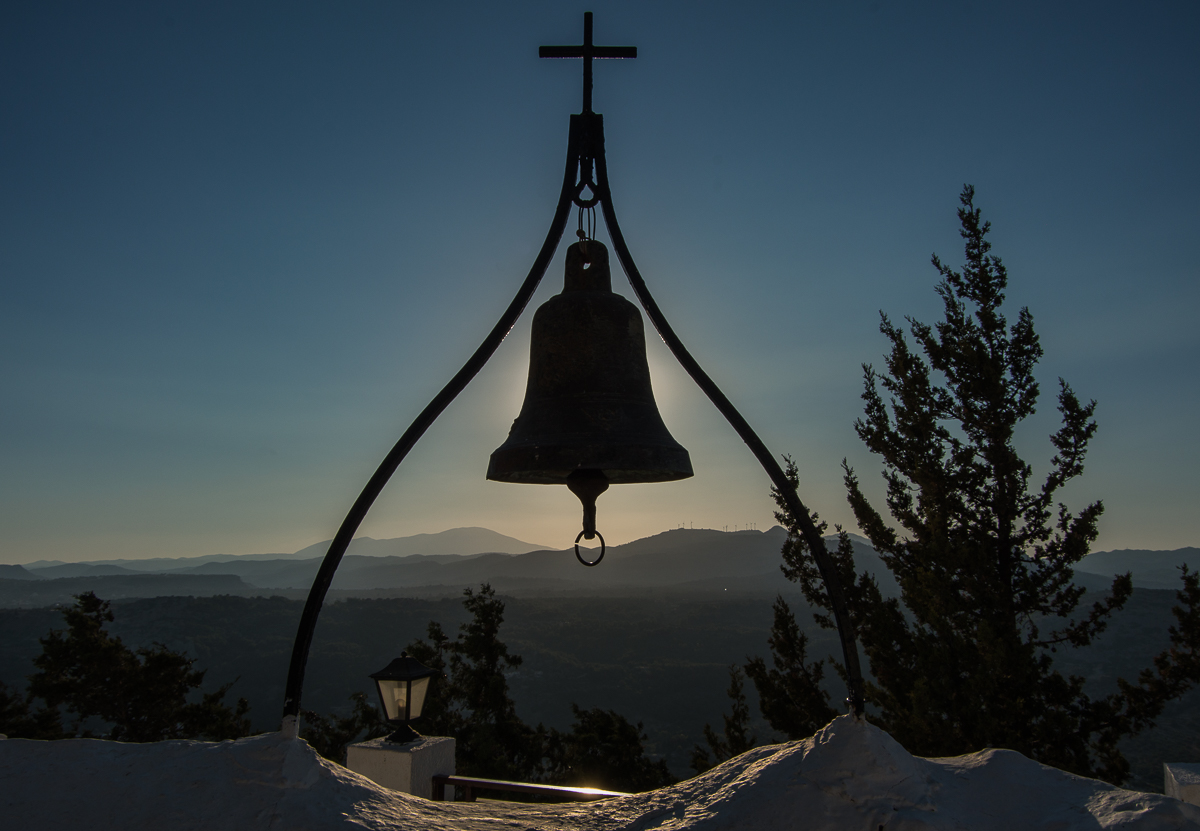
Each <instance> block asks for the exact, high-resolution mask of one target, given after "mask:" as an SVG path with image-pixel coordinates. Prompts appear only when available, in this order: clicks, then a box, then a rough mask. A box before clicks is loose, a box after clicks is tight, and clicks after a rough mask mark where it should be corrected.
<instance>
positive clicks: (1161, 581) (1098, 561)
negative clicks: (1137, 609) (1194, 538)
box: [1076, 548, 1200, 589]
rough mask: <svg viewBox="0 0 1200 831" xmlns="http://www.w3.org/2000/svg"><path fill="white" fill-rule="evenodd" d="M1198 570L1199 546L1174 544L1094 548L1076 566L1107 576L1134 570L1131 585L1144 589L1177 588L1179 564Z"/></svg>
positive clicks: (1199, 565)
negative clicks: (1146, 548) (1151, 547)
mask: <svg viewBox="0 0 1200 831" xmlns="http://www.w3.org/2000/svg"><path fill="white" fill-rule="evenodd" d="M1182 565H1186V566H1187V567H1188V568H1189V569H1190V570H1192V571H1197V570H1200V548H1177V549H1176V550H1174V551H1143V550H1138V549H1121V550H1119V551H1096V552H1094V553H1092V554H1089V555H1087V556H1086V557H1084V558H1083V559H1082V560H1080V561H1079V565H1078V566H1076V568H1077V569H1078V570H1079V571H1086V572H1090V573H1092V574H1101V575H1104V576H1106V577H1109V578H1110V579H1111V578H1112V577H1113V576H1114V575H1117V574H1124V573H1125V572H1127V571H1131V572H1133V585H1135V586H1138V587H1139V588H1144V589H1178V588H1179V587H1180V582H1179V567H1180V566H1182Z"/></svg>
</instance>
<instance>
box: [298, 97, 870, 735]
mask: <svg viewBox="0 0 1200 831" xmlns="http://www.w3.org/2000/svg"><path fill="white" fill-rule="evenodd" d="M593 162H594V163H595V169H596V179H597V181H596V183H595V187H596V189H597V190H596V191H594V195H595V196H596V197H598V198H599V202H600V205H601V210H602V212H603V214H604V223H605V225H606V227H607V228H608V232H609V237H610V238H611V240H612V243H613V247H614V248H615V249H616V252H617V258H618V259H619V260H620V261H621V267H622V268H623V269H624V270H625V275H626V277H628V279H629V284H630V286H631V287H632V288H633V291H634V294H636V295H637V298H638V300H639V301H640V302H641V304H642V308H644V309H645V310H646V315H647V316H648V317H649V318H650V320H651V322H652V323H653V324H654V328H655V329H657V330H658V333H659V334H660V335H661V336H662V338H663V341H664V342H665V343H666V344H667V347H668V348H669V349H670V350H671V352H672V354H674V355H675V358H676V360H678V361H679V363H680V365H681V366H682V367H683V368H684V369H685V370H686V371H687V373H688V374H689V375H690V376H691V377H692V380H694V381H695V382H696V384H697V386H699V387H700V389H701V390H703V391H704V393H705V395H707V396H708V398H709V400H710V401H712V402H713V405H714V406H716V408H717V410H718V411H719V412H720V413H721V415H723V416H724V417H725V419H726V421H728V422H729V424H730V425H731V426H732V427H733V429H734V430H735V431H736V432H737V434H738V435H739V436H740V437H741V438H742V441H744V442H745V443H746V445H747V446H748V447H749V448H750V451H751V452H752V453H753V454H754V456H755V458H757V459H758V462H759V464H760V465H762V467H763V469H764V470H765V471H766V473H767V475H768V476H769V477H770V479H771V481H772V482H773V483H774V485H775V487H776V488H777V489H778V490H779V492H780V493H782V494H783V496H784V499H785V501H786V502H787V503H788V508H789V510H791V512H792V514H793V515H794V516H795V517H796V518H797V520H798V521H799V524H800V531H801V534H802V535H803V537H804V541H805V543H806V544H807V545H808V548H809V551H810V552H811V553H812V555H813V559H814V560H815V561H816V564H817V569H818V570H819V571H820V573H821V579H822V581H823V582H824V583H825V589H826V591H827V592H828V594H829V600H830V606H831V608H832V611H833V616H834V620H835V621H836V622H837V628H838V636H839V638H840V640H841V645H842V656H843V660H844V662H845V664H844V665H845V668H846V680H847V685H848V687H849V694H848V697H847V701H848V703H849V704H850V707H851V710H852V711H853V712H854V713H855V714H856V715H861V714H862V712H863V681H862V670H861V668H860V665H859V660H858V646H857V644H856V642H855V638H854V632H853V629H852V628H851V626H850V619H849V614H848V611H847V609H846V601H845V595H844V593H843V591H842V586H841V582H840V581H839V580H838V577H837V573H836V571H835V570H834V566H833V561H832V559H831V558H830V556H829V552H828V550H827V549H826V548H825V541H824V540H823V539H822V538H821V535H820V533H819V532H818V531H817V529H816V526H815V525H814V524H813V522H812V519H811V518H810V514H809V512H808V509H807V508H806V507H805V506H804V504H803V503H802V502H801V501H800V497H799V495H798V494H797V493H796V491H795V490H794V489H793V488H792V487H791V485H790V483H789V482H788V481H787V477H786V476H785V475H784V472H783V470H782V469H781V468H780V467H779V463H778V462H776V461H775V457H774V456H772V455H771V452H770V451H769V450H768V449H767V447H766V445H765V444H763V442H762V440H761V439H760V438H759V437H758V435H757V434H756V433H755V432H754V430H753V429H752V428H751V427H750V425H749V423H748V422H747V421H746V419H745V418H743V417H742V415H741V413H739V412H738V411H737V409H736V408H735V407H734V406H733V404H732V403H731V402H730V401H729V399H728V398H726V397H725V394H724V393H723V392H721V390H720V388H719V387H717V385H716V384H715V383H714V382H713V380H712V379H711V378H709V377H708V374H707V373H706V372H705V371H704V370H703V369H702V368H701V367H700V364H699V363H697V362H696V359H695V358H693V357H692V355H691V353H689V352H688V351H687V349H686V348H685V347H684V345H683V342H682V341H681V340H680V339H679V337H678V336H677V335H676V334H675V331H674V330H673V329H672V328H671V325H670V324H669V323H668V322H667V319H666V317H665V316H664V315H663V313H662V311H661V310H660V309H659V307H658V304H657V303H656V302H655V301H654V298H653V297H652V296H651V295H650V290H649V289H648V288H647V287H646V282H645V280H643V279H642V276H641V273H640V272H639V271H638V269H637V266H636V265H635V264H634V262H633V257H632V256H631V255H630V253H629V248H628V246H626V244H625V237H624V235H623V234H622V233H621V228H620V225H618V223H617V217H616V212H615V210H614V209H613V205H612V194H611V190H610V188H609V183H608V165H607V162H606V160H605V158H604V122H603V116H601V115H598V114H596V113H592V112H584V113H580V114H578V115H572V116H571V126H570V133H569V137H568V140H567V164H566V171H565V172H564V175H563V185H562V190H561V191H560V193H559V198H558V206H557V207H556V208H555V212H554V219H553V220H552V221H551V223H550V230H549V231H548V232H547V234H546V240H545V242H543V243H542V248H541V251H539V252H538V256H537V259H535V260H534V263H533V266H532V267H531V268H530V270H529V274H528V275H527V276H526V278H525V282H523V283H522V284H521V287H520V289H518V291H517V294H516V296H515V297H514V298H513V300H512V302H511V303H510V304H509V305H508V308H507V309H505V311H504V314H503V315H502V316H501V317H500V320H499V321H498V322H497V323H496V325H495V326H494V327H493V328H492V330H491V332H489V333H488V336H487V337H486V338H485V339H484V341H483V343H481V344H480V345H479V348H478V349H476V350H475V352H474V354H473V355H472V356H471V358H470V359H469V360H468V361H467V362H466V363H465V364H464V365H463V367H462V369H460V370H459V371H458V372H457V373H456V374H455V375H454V377H453V378H451V379H450V381H449V383H447V384H446V386H445V387H443V388H442V390H441V391H440V392H439V393H438V394H437V395H436V396H435V397H434V399H433V400H432V401H430V402H429V404H428V405H426V407H425V409H424V410H422V411H421V413H420V415H418V416H417V418H416V419H415V420H414V421H413V423H412V424H411V425H409V427H408V429H407V430H405V431H404V434H403V435H402V436H401V437H400V440H399V441H397V442H396V444H395V445H394V446H393V447H392V449H391V451H389V452H388V454H387V456H385V457H384V459H383V461H382V462H381V463H380V465H379V467H378V468H377V469H376V470H375V473H374V474H373V475H372V476H371V478H370V479H369V480H368V481H367V484H366V486H365V487H364V488H363V490H362V492H361V493H360V494H359V496H358V499H356V500H355V501H354V504H353V505H352V506H351V508H350V511H349V513H347V514H346V518H345V519H344V520H342V524H341V526H340V527H339V528H338V532H337V534H336V535H334V538H333V540H332V541H331V542H330V544H329V550H328V551H327V552H326V554H325V559H324V560H322V562H321V567H320V569H319V570H318V571H317V576H316V578H314V580H313V584H312V588H311V589H309V593H308V599H307V601H306V602H305V604H304V612H303V614H302V615H301V617H300V624H299V626H298V627H297V631H296V640H295V642H294V643H293V645H292V659H291V663H290V664H289V666H288V677H287V686H286V687H285V689H284V703H283V724H282V727H281V730H282V732H283V733H285V734H287V735H290V736H293V737H294V736H295V735H296V734H297V732H298V730H299V715H300V699H301V694H302V692H303V687H304V674H305V669H306V668H307V665H308V653H309V650H310V648H311V647H312V639H313V633H314V632H315V631H316V627H317V619H318V617H319V616H320V613H321V607H322V605H323V604H324V602H325V596H326V595H327V594H328V592H329V587H330V585H331V584H332V582H333V575H334V573H335V572H336V571H337V567H338V565H340V564H341V561H342V557H343V556H344V555H345V553H346V550H347V548H349V546H350V542H351V540H352V539H353V538H354V533H355V531H357V530H358V527H359V525H361V524H362V521H363V519H365V518H366V515H367V512H368V511H369V510H370V509H371V506H372V505H373V504H374V503H375V500H376V499H377V498H378V496H379V494H380V493H381V492H382V491H383V488H384V486H385V485H386V484H387V482H388V480H389V479H391V477H392V475H393V474H394V473H395V472H396V469H397V468H399V467H400V463H401V462H403V461H404V458H405V457H406V456H407V455H408V453H409V451H410V450H412V448H413V447H414V446H415V445H416V443H417V442H418V441H419V440H420V439H421V437H422V436H423V435H424V434H425V431H426V430H428V429H429V427H430V426H432V424H433V422H434V421H436V420H437V418H438V416H440V415H441V414H442V412H443V411H444V410H445V409H446V407H448V406H449V405H450V402H452V401H453V400H454V399H455V398H457V397H458V394H459V393H461V392H462V391H463V390H464V389H465V388H466V386H467V384H469V383H470V382H471V380H472V379H473V378H474V377H475V376H476V375H477V374H478V373H479V371H480V370H481V369H482V368H483V366H484V365H485V364H486V363H487V362H488V360H489V359H490V358H491V357H492V355H493V354H494V353H495V351H496V349H497V348H498V347H499V346H500V344H501V343H502V342H503V340H504V338H505V337H506V336H507V335H508V333H509V331H511V330H512V327H513V326H514V325H515V324H516V322H517V318H519V317H520V315H521V312H522V311H524V309H525V307H526V306H527V305H528V304H529V300H530V298H532V297H533V293H534V291H536V290H537V287H538V284H539V283H541V280H542V277H543V276H544V275H545V273H546V269H547V268H548V267H549V265H550V260H551V259H552V258H553V257H554V252H555V251H556V250H557V249H558V244H559V242H560V241H561V239H562V235H563V231H564V230H565V229H566V224H567V218H568V216H569V214H570V210H571V205H572V203H573V202H575V201H576V196H577V194H576V192H575V191H576V175H577V173H579V172H580V169H581V167H583V166H584V165H585V164H586V166H587V168H590V167H591V164H592V163H593ZM587 172H589V173H590V170H589V171H587ZM580 178H581V179H582V178H583V177H582V176H581V177H580ZM588 184H589V186H591V183H590V182H589V183H588ZM592 201H593V203H594V200H592Z"/></svg>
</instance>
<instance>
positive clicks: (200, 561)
mask: <svg viewBox="0 0 1200 831" xmlns="http://www.w3.org/2000/svg"><path fill="white" fill-rule="evenodd" d="M330 542H331V540H325V541H324V542H319V543H317V544H315V545H310V546H308V547H307V548H302V549H300V550H299V551H296V552H294V553H292V554H206V555H204V556H201V557H151V558H149V559H145V560H86V561H83V562H78V563H64V562H62V561H61V560H39V561H37V562H33V563H26V564H25V566H24V570H25V571H27V572H28V573H29V574H31V575H32V576H34V577H83V576H96V575H101V574H133V573H138V572H154V573H156V574H166V573H170V572H181V571H195V572H199V571H201V569H200V568H199V566H208V565H210V564H213V563H255V562H263V561H268V562H278V561H282V560H311V559H313V558H314V557H324V556H325V552H326V551H327V550H328V549H329V543H330ZM544 547H545V546H541V545H536V544H534V543H529V542H522V541H521V540H518V539H515V538H514V537H508V536H505V535H504V534H500V533H497V532H495V531H491V530H489V529H487V528H451V529H450V530H448V531H442V532H441V533H438V534H414V535H413V536H411V537H397V538H395V539H390V540H376V539H372V538H371V537H358V538H357V539H355V540H354V541H352V542H351V543H350V548H349V550H348V552H347V553H348V554H353V555H357V556H362V557H412V556H421V555H424V556H430V557H434V556H436V557H457V556H471V555H474V554H484V553H492V552H495V553H500V554H524V553H526V552H528V551H537V550H538V549H541V548H544ZM18 568H19V566H18ZM248 568H249V569H250V570H251V572H252V570H253V567H252V566H251V567H248ZM268 570H270V569H268ZM205 571H207V572H208V573H212V569H211V568H209V569H205ZM218 573H222V574H228V573H231V572H230V571H228V570H225V571H219V572H218ZM2 576H3V575H0V577H2ZM10 579H11V578H10Z"/></svg>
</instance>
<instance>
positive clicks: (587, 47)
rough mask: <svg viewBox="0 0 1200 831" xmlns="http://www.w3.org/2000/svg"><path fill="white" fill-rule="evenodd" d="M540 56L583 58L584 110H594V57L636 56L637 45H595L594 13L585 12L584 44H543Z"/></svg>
mask: <svg viewBox="0 0 1200 831" xmlns="http://www.w3.org/2000/svg"><path fill="white" fill-rule="evenodd" d="M538 57H539V58H583V111H584V112H585V113H590V112H591V111H592V58H636V57H637V47H636V46H593V45H592V13H591V12H584V13H583V45H582V46H543V47H541V48H540V49H538Z"/></svg>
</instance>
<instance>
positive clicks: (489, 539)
mask: <svg viewBox="0 0 1200 831" xmlns="http://www.w3.org/2000/svg"><path fill="white" fill-rule="evenodd" d="M784 539H785V532H784V530H783V529H782V528H780V527H779V526H775V527H773V528H771V529H769V530H767V531H734V532H727V531H717V530H712V529H700V528H697V529H683V528H680V529H675V530H671V531H665V532H663V533H661V534H656V535H654V536H651V537H645V538H643V539H640V540H634V541H632V542H629V543H626V544H624V545H616V546H612V547H611V548H609V549H608V551H607V552H606V554H605V558H604V561H603V562H602V563H601V564H600V565H599V566H597V567H595V568H585V567H583V566H582V565H580V564H579V563H578V562H577V561H576V559H575V556H574V554H573V553H572V551H571V550H570V549H568V550H565V551H556V550H550V549H546V548H543V547H541V546H538V545H536V544H533V543H527V542H524V541H522V540H518V539H515V538H513V537H507V536H504V535H503V534H498V533H496V532H494V531H490V530H488V529H486V528H455V529H452V530H449V531H444V532H442V533H440V534H419V535H416V536H411V537H400V538H397V539H388V540H376V539H371V538H369V537H361V538H358V539H356V540H354V542H353V543H352V544H351V546H350V550H349V552H348V553H347V555H346V556H345V558H344V559H343V560H342V563H341V565H340V567H339V568H338V572H337V575H336V576H335V578H334V581H333V592H334V593H333V595H332V597H338V596H342V597H345V596H395V595H397V594H412V593H415V594H420V595H425V596H443V597H445V596H452V595H456V594H458V593H459V592H460V591H461V589H462V588H464V587H467V586H475V585H479V584H480V583H484V582H488V583H491V584H492V585H493V586H494V587H495V588H496V589H497V590H498V591H502V592H506V593H508V594H514V595H547V594H610V595H611V594H614V593H618V594H619V593H630V592H634V593H639V592H642V591H646V590H654V591H661V590H663V589H670V590H672V591H684V592H700V593H714V592H722V593H724V592H729V591H732V592H735V593H745V592H753V593H771V594H774V593H778V592H781V591H794V590H795V586H794V584H791V583H789V582H788V581H787V580H786V579H785V578H784V577H783V575H782V573H781V572H780V568H779V566H780V553H779V552H780V548H781V547H782V545H783V542H784ZM851 540H852V542H853V544H854V548H855V557H856V561H857V563H858V568H859V569H860V570H863V569H865V570H866V571H868V572H870V573H872V574H873V575H875V576H876V578H877V579H878V580H879V582H880V586H881V588H882V589H883V592H884V594H886V595H895V594H897V592H898V589H897V586H896V583H895V580H894V579H893V578H892V575H891V573H890V572H889V571H888V570H887V569H886V568H885V567H884V566H883V563H882V561H881V560H880V558H879V556H878V554H877V553H876V552H875V551H874V550H873V549H872V548H871V547H870V545H869V544H868V543H867V541H866V540H865V539H863V538H861V537H857V536H854V535H851ZM327 547H328V542H327V541H326V542H323V543H318V544H316V545H312V546H308V547H307V548H303V549H301V550H300V551H297V552H295V553H293V554H262V555H249V556H228V555H210V556H205V557H192V558H176V559H169V558H158V559H152V560H108V561H92V562H86V563H60V562H48V561H41V562H37V563H29V564H27V565H25V566H23V567H22V566H5V567H0V606H7V607H14V606H16V607H25V608H33V607H39V606H48V605H52V604H55V603H69V602H71V598H72V597H73V596H74V595H76V594H79V593H81V592H83V591H95V592H96V593H97V594H98V595H100V596H101V597H105V598H107V599H112V600H117V599H126V598H134V597H155V596H167V595H174V596H184V595H191V596H198V597H199V596H212V595H218V594H233V595H241V596H256V595H264V594H268V593H269V594H281V595H284V596H302V595H303V594H304V593H305V592H306V591H307V589H308V588H309V586H310V585H311V584H312V581H313V577H314V576H315V575H316V572H317V569H318V568H319V566H320V563H321V559H322V557H323V556H324V553H325V550H326V548H327ZM591 556H594V555H591ZM1185 564H1186V565H1188V567H1189V568H1192V569H1195V568H1198V567H1200V549H1196V548H1182V549H1178V550H1177V551H1169V552H1168V551H1137V550H1123V551H1102V552H1096V553H1093V554H1090V555H1088V556H1087V557H1085V558H1084V559H1083V560H1082V561H1081V562H1080V564H1079V566H1078V567H1077V569H1076V582H1077V583H1079V584H1080V585H1083V586H1084V587H1085V588H1088V589H1093V590H1103V589H1105V588H1107V587H1108V585H1109V584H1110V583H1111V581H1112V575H1114V574H1119V573H1123V572H1125V571H1132V572H1133V574H1134V584H1135V585H1136V586H1138V587H1141V588H1159V589H1161V588H1176V587H1178V584H1179V583H1178V567H1179V566H1180V565H1185Z"/></svg>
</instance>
